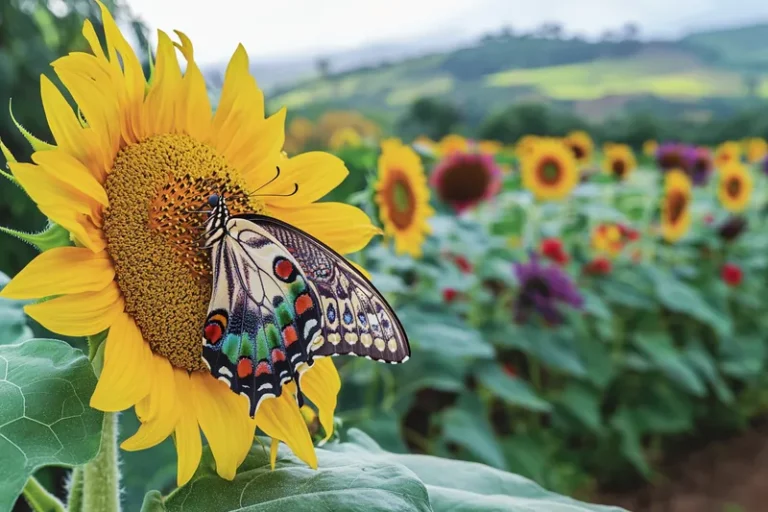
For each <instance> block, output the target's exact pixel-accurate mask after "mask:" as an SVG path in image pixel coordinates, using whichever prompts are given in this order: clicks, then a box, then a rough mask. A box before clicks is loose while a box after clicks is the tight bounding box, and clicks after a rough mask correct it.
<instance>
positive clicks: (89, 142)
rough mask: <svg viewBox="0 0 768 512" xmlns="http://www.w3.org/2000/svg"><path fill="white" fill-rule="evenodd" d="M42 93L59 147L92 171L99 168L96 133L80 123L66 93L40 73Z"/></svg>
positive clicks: (49, 122) (46, 112) (46, 115)
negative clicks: (96, 159) (66, 97)
mask: <svg viewBox="0 0 768 512" xmlns="http://www.w3.org/2000/svg"><path fill="white" fill-rule="evenodd" d="M40 94H41V96H42V100H43V110H44V111H45V118H46V119H47V120H48V126H49V127H50V129H51V133H52V134H53V138H54V140H55V141H56V144H57V145H58V147H59V148H61V149H62V150H64V151H66V152H67V153H69V154H71V155H72V156H74V157H75V158H77V159H78V160H80V161H81V162H82V163H83V164H85V165H86V166H87V167H88V168H89V169H91V170H92V171H93V170H95V169H97V168H98V167H99V165H100V164H101V162H100V161H97V162H94V155H99V154H100V153H101V150H100V149H99V147H98V142H97V141H96V140H95V138H94V136H93V135H94V134H93V133H92V131H90V130H89V129H87V128H83V127H82V126H81V125H80V121H79V120H78V119H77V115H75V113H74V111H73V110H72V108H71V107H70V106H69V103H67V100H66V99H65V98H64V95H63V94H61V91H59V90H58V89H57V88H56V86H55V85H53V82H51V81H50V80H49V79H48V78H47V77H46V76H45V75H40ZM97 177H99V176H97Z"/></svg>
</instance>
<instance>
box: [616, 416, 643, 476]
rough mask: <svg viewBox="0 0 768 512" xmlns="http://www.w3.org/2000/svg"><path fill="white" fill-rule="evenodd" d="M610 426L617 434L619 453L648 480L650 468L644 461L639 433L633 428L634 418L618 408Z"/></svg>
mask: <svg viewBox="0 0 768 512" xmlns="http://www.w3.org/2000/svg"><path fill="white" fill-rule="evenodd" d="M611 426H612V427H613V428H615V429H616V431H617V432H618V433H619V436H620V439H621V453H622V454H623V455H624V456H625V457H626V458H627V460H629V461H630V462H631V463H632V465H633V466H634V467H635V468H636V469H637V470H638V471H640V473H641V474H642V475H643V476H645V477H646V478H648V477H649V476H650V475H651V468H650V466H649V465H648V462H647V461H646V460H645V455H644V454H643V448H642V446H641V444H640V433H639V432H638V431H637V428H636V427H635V422H634V418H633V416H632V414H631V413H630V411H629V410H628V409H627V408H625V407H621V408H619V410H618V411H617V412H616V414H614V416H613V418H612V419H611Z"/></svg>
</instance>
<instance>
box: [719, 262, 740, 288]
mask: <svg viewBox="0 0 768 512" xmlns="http://www.w3.org/2000/svg"><path fill="white" fill-rule="evenodd" d="M720 276H721V277H722V278H723V281H725V283H726V284H727V285H728V286H738V285H740V284H741V280H742V278H743V277H744V273H743V272H742V271H741V268H740V267H739V266H738V265H736V264H735V263H726V264H725V265H723V268H722V270H721V271H720Z"/></svg>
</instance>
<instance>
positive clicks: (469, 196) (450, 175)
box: [440, 161, 491, 203]
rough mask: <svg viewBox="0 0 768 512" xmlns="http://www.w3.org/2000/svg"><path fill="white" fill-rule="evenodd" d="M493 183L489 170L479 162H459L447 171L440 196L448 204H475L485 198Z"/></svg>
mask: <svg viewBox="0 0 768 512" xmlns="http://www.w3.org/2000/svg"><path fill="white" fill-rule="evenodd" d="M490 182H491V176H490V173H489V171H488V169H487V168H486V167H485V166H484V165H483V164H482V163H479V162H474V161H469V162H457V164H456V165H454V166H452V167H450V168H448V169H446V172H445V175H444V177H443V179H442V183H441V185H440V196H441V197H442V199H443V200H445V201H448V202H456V203H462V202H473V201H478V200H480V199H482V198H483V196H484V195H485V193H486V190H487V189H488V185H489V184H490Z"/></svg>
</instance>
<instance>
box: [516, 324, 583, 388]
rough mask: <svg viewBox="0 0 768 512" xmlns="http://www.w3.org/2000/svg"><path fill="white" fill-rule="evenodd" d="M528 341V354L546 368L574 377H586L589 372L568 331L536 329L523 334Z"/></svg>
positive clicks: (528, 329)
mask: <svg viewBox="0 0 768 512" xmlns="http://www.w3.org/2000/svg"><path fill="white" fill-rule="evenodd" d="M521 334H522V335H523V336H525V337H526V339H527V341H528V346H527V348H522V349H521V350H523V351H525V352H527V353H528V354H530V355H531V356H533V357H535V358H536V359H538V360H539V361H541V362H542V364H544V365H545V366H546V367H548V368H551V369H555V370H559V371H561V372H563V373H566V374H568V375H571V376H574V377H584V376H586V375H587V370H586V369H585V368H584V363H583V362H582V361H581V357H579V354H578V352H577V351H576V347H575V341H574V340H573V339H572V337H571V336H569V334H568V333H567V332H566V331H551V330H548V329H539V328H535V327H530V328H526V329H524V330H523V331H522V333H521Z"/></svg>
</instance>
